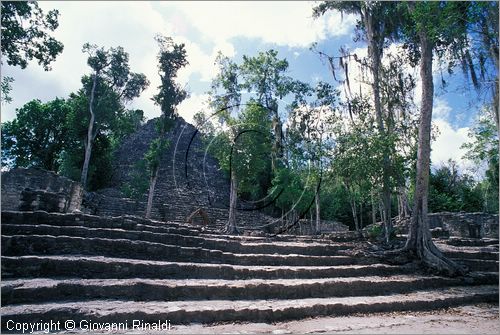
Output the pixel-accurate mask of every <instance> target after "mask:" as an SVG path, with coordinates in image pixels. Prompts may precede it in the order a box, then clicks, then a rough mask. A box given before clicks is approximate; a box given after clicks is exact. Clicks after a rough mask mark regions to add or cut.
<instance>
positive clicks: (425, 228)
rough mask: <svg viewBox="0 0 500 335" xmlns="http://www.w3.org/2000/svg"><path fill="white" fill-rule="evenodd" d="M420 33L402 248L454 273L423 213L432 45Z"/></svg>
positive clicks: (426, 191)
mask: <svg viewBox="0 0 500 335" xmlns="http://www.w3.org/2000/svg"><path fill="white" fill-rule="evenodd" d="M419 37H420V52H421V59H420V77H421V80H422V101H421V107H420V124H419V128H418V154H417V179H416V185H415V199H414V204H413V215H412V218H411V225H410V230H409V233H408V239H407V241H406V245H405V249H406V250H407V251H409V252H410V253H411V254H413V255H414V256H416V257H418V258H419V259H420V260H421V261H422V262H423V263H424V264H425V265H427V266H429V267H431V268H434V269H436V270H438V271H439V272H444V273H447V274H448V275H457V274H459V273H461V272H462V271H461V269H460V268H459V267H458V265H457V264H456V263H454V262H453V261H451V260H449V259H447V258H446V257H444V256H443V254H442V253H441V251H440V250H439V249H438V248H437V247H436V246H435V244H434V242H433V241H432V237H431V232H430V230H429V218H428V216H427V200H428V194H429V170H430V153H431V146H430V144H431V122H432V105H433V95H434V84H433V78H432V49H433V45H432V43H431V42H430V41H429V40H428V37H427V34H426V33H425V32H420V33H419Z"/></svg>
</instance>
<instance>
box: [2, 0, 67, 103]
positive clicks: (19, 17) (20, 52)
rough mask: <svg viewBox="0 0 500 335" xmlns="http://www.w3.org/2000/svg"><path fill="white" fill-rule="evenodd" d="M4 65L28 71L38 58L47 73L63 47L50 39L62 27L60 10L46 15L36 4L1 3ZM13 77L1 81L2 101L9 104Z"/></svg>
mask: <svg viewBox="0 0 500 335" xmlns="http://www.w3.org/2000/svg"><path fill="white" fill-rule="evenodd" d="M1 13H2V18H1V21H2V63H3V58H4V57H5V58H7V64H9V65H13V66H20V67H21V68H22V69H24V68H26V66H27V65H28V62H29V61H30V60H33V59H35V60H36V61H37V62H38V64H40V65H41V66H42V67H43V69H44V70H45V71H48V70H50V63H52V62H53V61H54V60H55V58H56V57H57V55H59V54H60V53H61V52H62V51H63V44H62V43H61V42H59V41H57V40H56V39H55V38H53V37H52V36H50V32H52V31H54V30H56V29H57V27H58V26H59V23H58V17H59V12H58V11H57V10H51V11H49V12H48V13H47V14H44V13H43V11H42V9H41V8H40V7H39V6H38V3H37V2H36V1H2V10H1ZM13 81H14V79H13V78H12V77H6V76H4V77H3V78H2V85H1V92H2V102H7V103H8V102H10V101H11V100H12V98H11V97H10V95H9V94H10V91H11V89H12V86H11V83H12V82H13Z"/></svg>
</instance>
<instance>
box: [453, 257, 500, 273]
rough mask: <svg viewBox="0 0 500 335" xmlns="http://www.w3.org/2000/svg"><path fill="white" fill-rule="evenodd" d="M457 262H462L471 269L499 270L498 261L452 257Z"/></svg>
mask: <svg viewBox="0 0 500 335" xmlns="http://www.w3.org/2000/svg"><path fill="white" fill-rule="evenodd" d="M452 259H453V260H454V261H455V262H457V263H461V264H463V265H465V266H467V267H468V268H469V270H470V271H488V272H498V270H499V266H498V261H494V260H482V259H459V258H452Z"/></svg>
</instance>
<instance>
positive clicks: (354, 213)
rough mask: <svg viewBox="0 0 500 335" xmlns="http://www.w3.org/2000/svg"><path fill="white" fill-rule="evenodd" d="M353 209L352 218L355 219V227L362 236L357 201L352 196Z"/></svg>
mask: <svg viewBox="0 0 500 335" xmlns="http://www.w3.org/2000/svg"><path fill="white" fill-rule="evenodd" d="M350 202H351V211H352V218H353V219H354V229H355V230H356V232H357V233H358V235H359V236H361V235H362V234H361V230H360V229H359V222H358V211H357V208H356V201H355V200H354V199H353V198H351V201H350Z"/></svg>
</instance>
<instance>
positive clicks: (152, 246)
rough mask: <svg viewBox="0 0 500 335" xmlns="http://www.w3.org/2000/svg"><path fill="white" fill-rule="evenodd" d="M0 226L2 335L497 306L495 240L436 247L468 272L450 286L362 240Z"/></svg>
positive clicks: (130, 227)
mask: <svg viewBox="0 0 500 335" xmlns="http://www.w3.org/2000/svg"><path fill="white" fill-rule="evenodd" d="M1 228H2V246H1V247H2V257H1V261H2V282H1V286H2V292H1V298H2V330H4V331H5V330H6V329H7V328H6V327H7V325H6V322H7V321H8V320H13V321H15V322H39V321H40V320H43V321H45V322H48V321H54V322H57V321H61V325H63V324H64V322H65V321H66V320H73V321H75V322H76V324H77V325H78V324H79V322H80V320H87V321H88V320H92V322H97V323H107V322H109V323H112V322H115V323H124V322H125V323H127V324H128V326H129V327H132V320H142V321H143V322H151V323H152V322H158V321H162V322H163V321H165V320H169V322H170V323H171V324H172V325H173V326H175V325H177V324H191V323H216V322H229V321H248V322H276V321H281V320H290V319H301V318H307V317H316V316H336V315H349V314H353V313H376V312H390V311H405V310H410V311H416V310H431V309H437V308H445V307H451V306H458V305H466V304H474V303H481V302H493V303H498V240H496V242H495V241H494V240H483V241H481V240H478V241H477V242H476V243H474V241H462V242H463V243H461V242H459V241H458V240H454V241H452V242H451V243H446V241H439V245H440V247H441V248H443V249H444V251H445V253H446V254H447V255H448V256H449V257H451V258H454V259H456V260H457V261H459V262H463V263H466V264H467V265H468V266H469V268H470V269H471V270H472V271H471V272H470V273H469V274H468V275H467V276H465V277H460V278H447V277H440V276H432V275H429V274H425V273H424V272H422V271H419V270H417V269H416V268H415V266H414V265H407V266H394V265H388V264H381V263H380V262H379V260H377V259H375V258H371V257H367V256H363V254H362V253H356V252H353V250H354V249H358V250H359V248H362V247H363V243H362V242H335V243H334V242H332V241H329V240H326V239H322V238H319V237H300V236H278V237H275V238H272V239H271V238H268V237H253V236H226V235H218V234H211V233H207V232H206V231H203V229H201V228H200V227H197V226H192V225H184V224H181V223H176V222H159V221H154V220H145V219H141V218H138V217H133V216H121V217H114V218H113V217H97V216H92V215H86V214H57V213H50V214H49V213H46V212H42V211H36V212H14V211H10V212H9V211H5V212H2V227H1ZM61 330H65V329H64V328H62V329H61ZM77 330H78V328H77Z"/></svg>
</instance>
